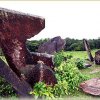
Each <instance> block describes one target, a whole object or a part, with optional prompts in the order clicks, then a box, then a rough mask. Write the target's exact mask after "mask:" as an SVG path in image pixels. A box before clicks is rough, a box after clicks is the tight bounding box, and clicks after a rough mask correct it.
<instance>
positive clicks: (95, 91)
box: [80, 78, 100, 96]
mask: <svg viewBox="0 0 100 100" xmlns="http://www.w3.org/2000/svg"><path fill="white" fill-rule="evenodd" d="M80 88H81V89H82V90H83V91H84V92H85V93H87V94H91V95H94V96H100V78H93V79H90V80H88V81H85V82H83V83H81V84H80Z"/></svg>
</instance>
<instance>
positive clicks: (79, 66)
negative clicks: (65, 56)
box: [75, 58, 85, 69]
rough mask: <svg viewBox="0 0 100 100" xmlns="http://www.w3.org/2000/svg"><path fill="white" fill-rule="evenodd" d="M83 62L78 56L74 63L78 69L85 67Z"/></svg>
mask: <svg viewBox="0 0 100 100" xmlns="http://www.w3.org/2000/svg"><path fill="white" fill-rule="evenodd" d="M84 62H85V60H83V59H80V58H77V59H76V60H75V64H76V66H77V67H78V68H79V69H83V68H85V66H84Z"/></svg>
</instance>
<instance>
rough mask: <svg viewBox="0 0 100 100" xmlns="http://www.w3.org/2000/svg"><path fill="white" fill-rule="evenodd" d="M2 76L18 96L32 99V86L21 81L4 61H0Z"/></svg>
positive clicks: (0, 74)
mask: <svg viewBox="0 0 100 100" xmlns="http://www.w3.org/2000/svg"><path fill="white" fill-rule="evenodd" d="M0 76H1V77H3V78H5V79H6V81H7V82H8V83H10V84H11V85H12V87H13V88H14V89H15V90H16V91H17V93H18V95H20V96H23V97H25V96H26V97H27V96H28V97H30V96H31V95H30V94H29V92H30V91H32V88H31V86H30V85H29V84H28V83H27V82H26V81H25V80H21V79H20V78H19V77H18V76H17V75H16V74H15V73H14V72H13V70H12V69H11V68H10V67H9V66H7V65H6V64H5V63H4V61H2V60H1V59H0Z"/></svg>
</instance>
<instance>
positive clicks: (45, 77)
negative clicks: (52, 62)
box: [22, 61, 57, 86]
mask: <svg viewBox="0 0 100 100" xmlns="http://www.w3.org/2000/svg"><path fill="white" fill-rule="evenodd" d="M22 73H23V74H24V75H25V76H26V80H27V82H28V83H29V84H31V85H32V86H34V84H35V83H37V82H45V83H46V84H47V85H51V86H54V85H55V84H56V83H57V80H56V77H55V75H54V72H53V70H52V69H51V68H50V67H48V66H46V65H45V64H44V63H43V62H42V61H38V64H37V65H36V66H30V65H29V66H27V67H25V68H24V69H22Z"/></svg>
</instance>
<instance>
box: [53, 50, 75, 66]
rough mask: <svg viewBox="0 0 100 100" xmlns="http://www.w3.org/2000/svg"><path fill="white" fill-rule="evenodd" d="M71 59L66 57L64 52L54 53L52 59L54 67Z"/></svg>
mask: <svg viewBox="0 0 100 100" xmlns="http://www.w3.org/2000/svg"><path fill="white" fill-rule="evenodd" d="M72 57H73V56H72V55H66V54H65V52H63V51H61V52H58V53H56V54H55V57H54V63H55V66H60V64H61V63H62V62H63V61H67V60H68V59H71V58H72Z"/></svg>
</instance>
